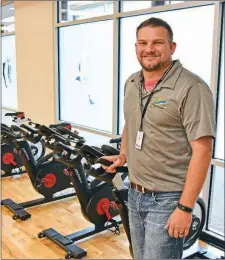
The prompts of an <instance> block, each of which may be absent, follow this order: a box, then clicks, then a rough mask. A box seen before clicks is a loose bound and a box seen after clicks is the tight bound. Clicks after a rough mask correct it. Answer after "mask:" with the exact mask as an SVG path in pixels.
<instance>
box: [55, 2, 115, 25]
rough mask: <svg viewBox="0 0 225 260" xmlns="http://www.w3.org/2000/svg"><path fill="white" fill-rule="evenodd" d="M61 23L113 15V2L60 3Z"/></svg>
mask: <svg viewBox="0 0 225 260" xmlns="http://www.w3.org/2000/svg"><path fill="white" fill-rule="evenodd" d="M58 4H59V22H68V21H74V20H80V19H85V18H90V17H96V16H103V15H109V14H112V13H113V1H67V0H66V1H59V3H58Z"/></svg>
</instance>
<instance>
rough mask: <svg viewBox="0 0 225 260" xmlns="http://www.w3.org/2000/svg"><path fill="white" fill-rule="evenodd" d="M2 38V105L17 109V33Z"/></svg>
mask: <svg viewBox="0 0 225 260" xmlns="http://www.w3.org/2000/svg"><path fill="white" fill-rule="evenodd" d="M1 38H2V73H1V75H2V77H1V78H2V106H3V107H8V108H12V109H17V82H16V46H15V35H8V36H4V37H1Z"/></svg>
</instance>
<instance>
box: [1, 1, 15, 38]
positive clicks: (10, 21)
mask: <svg viewBox="0 0 225 260" xmlns="http://www.w3.org/2000/svg"><path fill="white" fill-rule="evenodd" d="M1 16H2V19H1V33H9V32H14V31H15V17H14V3H10V4H8V5H3V6H1Z"/></svg>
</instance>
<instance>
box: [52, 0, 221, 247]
mask: <svg viewBox="0 0 225 260" xmlns="http://www.w3.org/2000/svg"><path fill="white" fill-rule="evenodd" d="M119 2H120V1H114V10H113V14H112V15H104V16H98V17H92V18H87V19H81V20H75V21H69V22H63V23H60V22H59V20H58V17H59V10H58V8H57V6H58V3H57V2H56V3H55V6H56V11H55V54H56V56H55V57H56V60H55V62H56V63H55V67H56V77H55V83H56V84H55V85H56V91H55V92H56V105H55V107H56V109H55V121H56V122H60V120H59V112H60V107H59V104H60V102H59V92H60V89H59V73H58V72H59V57H58V41H59V35H58V29H59V27H63V26H69V25H71V26H72V25H77V24H81V23H89V22H94V21H104V20H107V19H113V26H114V29H113V32H114V35H113V39H114V40H113V96H112V100H113V109H112V111H113V115H112V120H113V124H112V125H113V129H112V134H108V133H106V132H102V131H96V130H95V129H91V128H86V127H81V126H78V125H76V124H75V123H72V125H73V126H74V127H76V128H77V129H81V130H84V131H88V132H91V133H95V134H98V135H102V136H107V137H111V138H116V137H119V135H118V131H119V93H120V90H119V77H120V76H119V74H120V73H119V71H120V64H119V54H120V53H119V52H120V49H119V43H120V39H119V35H120V18H124V17H130V16H136V15H142V14H151V13H158V12H166V11H172V10H179V9H184V8H189V7H198V6H205V5H211V4H214V5H215V13H214V37H213V38H214V39H213V48H212V50H213V53H212V62H211V83H210V87H211V90H212V92H213V96H214V101H215V104H216V107H217V104H218V100H217V99H218V98H217V92H218V87H219V79H218V71H219V68H220V63H219V57H220V56H219V55H220V49H221V45H220V40H221V30H220V29H221V23H222V8H223V7H224V6H225V0H221V1H184V2H183V3H177V4H175V3H174V4H167V5H163V6H156V7H150V8H146V9H141V10H134V11H127V12H122V11H121V12H120V6H119V5H120V4H119ZM224 8H225V7H224ZM214 150H215V148H214ZM214 166H220V167H223V168H224V167H225V164H224V160H218V159H215V158H213V159H212V161H211V165H210V167H209V171H208V175H207V178H206V182H205V184H204V186H203V190H202V198H203V200H204V201H205V203H206V206H207V208H208V209H209V201H210V196H211V195H210V191H211V189H212V174H213V167H214ZM207 221H208V217H207ZM200 238H201V239H202V240H203V241H206V242H209V241H212V243H213V245H214V246H217V247H219V248H221V245H222V244H221V243H224V240H223V239H224V238H223V239H222V238H221V237H219V236H216V235H215V234H213V233H212V232H211V231H210V230H208V229H207V225H205V227H204V230H203V232H202V235H201V236H200ZM210 243H211V242H210Z"/></svg>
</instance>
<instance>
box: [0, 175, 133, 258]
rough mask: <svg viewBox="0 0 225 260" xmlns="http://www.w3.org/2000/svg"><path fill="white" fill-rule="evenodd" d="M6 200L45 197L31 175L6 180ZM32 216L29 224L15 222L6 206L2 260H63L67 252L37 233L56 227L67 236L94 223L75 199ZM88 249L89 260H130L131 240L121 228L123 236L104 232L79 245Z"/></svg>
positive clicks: (43, 208) (44, 207) (38, 210)
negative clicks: (41, 194)
mask: <svg viewBox="0 0 225 260" xmlns="http://www.w3.org/2000/svg"><path fill="white" fill-rule="evenodd" d="M1 186H2V199H6V198H11V199H13V200H14V201H15V202H24V201H28V200H33V199H37V198H41V196H40V195H39V194H37V193H36V192H35V191H34V189H33V187H32V185H31V184H30V181H29V179H28V177H27V174H24V175H22V176H20V177H19V178H13V177H9V178H5V179H3V180H2V182H1ZM27 211H28V212H29V213H31V215H32V217H31V218H30V219H28V220H26V221H20V220H16V221H15V220H13V219H12V215H13V213H12V212H10V211H9V210H8V209H7V208H5V207H4V206H3V207H2V259H63V258H65V251H64V250H63V249H61V248H60V247H59V246H57V245H55V244H54V243H53V242H51V241H49V240H48V239H47V238H42V239H39V238H37V234H38V233H39V232H40V231H42V230H43V229H46V228H54V229H55V230H57V231H58V232H60V233H61V234H63V235H68V234H71V233H73V232H76V231H79V230H82V229H84V228H87V227H90V226H91V224H90V223H89V222H88V221H86V220H85V219H84V217H83V216H82V214H81V213H80V206H79V203H78V201H77V199H76V198H75V197H71V198H68V199H64V200H62V201H58V202H53V203H51V204H46V205H41V206H37V207H33V208H28V209H27ZM77 245H79V246H80V247H82V248H83V249H87V252H88V253H87V256H86V257H85V258H87V259H93V258H96V259H97V258H98V259H103V258H105V259H110V258H111V259H128V258H130V254H129V249H128V241H127V238H126V235H125V232H124V230H123V227H122V226H121V234H120V235H115V234H113V233H112V232H111V231H104V232H103V233H100V234H96V235H94V236H92V237H89V238H87V239H86V240H85V241H82V242H78V243H77Z"/></svg>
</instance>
